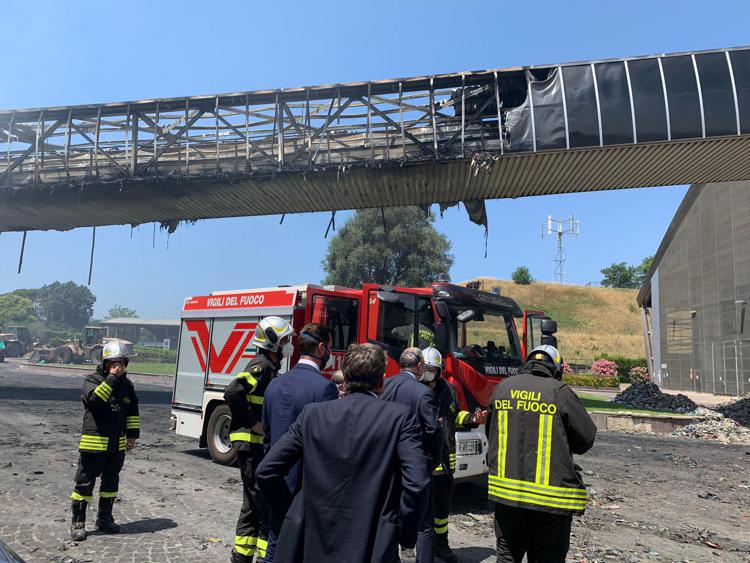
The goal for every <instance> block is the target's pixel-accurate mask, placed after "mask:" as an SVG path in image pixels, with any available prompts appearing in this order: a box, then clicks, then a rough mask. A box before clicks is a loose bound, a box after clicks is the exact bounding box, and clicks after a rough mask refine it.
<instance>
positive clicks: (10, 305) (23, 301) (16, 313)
mask: <svg viewBox="0 0 750 563" xmlns="http://www.w3.org/2000/svg"><path fill="white" fill-rule="evenodd" d="M35 319H36V316H35V315H34V303H32V301H31V299H27V298H26V297H21V296H20V295H16V294H15V293H6V294H4V295H0V325H2V326H3V327H5V328H6V329H7V328H8V327H9V326H11V325H27V324H29V323H30V322H31V321H33V320H35Z"/></svg>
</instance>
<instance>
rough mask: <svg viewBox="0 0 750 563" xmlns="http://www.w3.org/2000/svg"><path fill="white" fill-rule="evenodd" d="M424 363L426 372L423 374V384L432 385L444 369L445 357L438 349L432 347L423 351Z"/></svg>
mask: <svg viewBox="0 0 750 563" xmlns="http://www.w3.org/2000/svg"><path fill="white" fill-rule="evenodd" d="M422 361H423V362H424V368H425V369H424V371H423V372H422V378H421V379H420V381H421V382H422V383H431V382H433V381H435V379H437V377H438V376H439V375H440V372H441V371H442V369H443V355H442V354H441V353H440V352H439V351H438V349H437V348H433V347H432V346H430V347H429V348H425V349H424V350H422Z"/></svg>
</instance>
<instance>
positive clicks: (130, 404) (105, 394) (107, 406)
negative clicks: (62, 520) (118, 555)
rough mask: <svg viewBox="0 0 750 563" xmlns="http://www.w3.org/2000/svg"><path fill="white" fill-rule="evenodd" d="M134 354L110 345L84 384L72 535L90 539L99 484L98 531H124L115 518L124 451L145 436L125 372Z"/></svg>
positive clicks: (73, 537)
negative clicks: (90, 509)
mask: <svg viewBox="0 0 750 563" xmlns="http://www.w3.org/2000/svg"><path fill="white" fill-rule="evenodd" d="M129 359H130V354H129V351H128V348H127V347H126V345H125V344H123V343H122V342H119V341H114V342H108V343H107V344H106V345H105V346H104V349H103V350H102V362H101V364H100V365H99V366H98V367H97V368H96V372H94V373H92V374H90V375H88V376H86V379H85V380H84V382H83V393H82V396H81V400H82V401H83V408H84V413H83V429H82V431H81V441H80V444H79V447H78V450H79V452H80V457H79V461H78V470H77V471H76V476H75V481H76V485H75V488H74V490H73V493H72V494H71V495H70V497H71V499H72V500H73V504H72V512H73V521H72V525H71V529H70V536H71V538H72V539H73V540H75V541H82V540H85V539H86V508H87V506H88V504H89V503H91V501H92V495H93V494H94V486H95V484H96V479H97V478H101V481H100V485H99V510H98V512H97V515H96V528H97V530H99V531H100V532H103V533H108V534H116V533H118V532H119V531H120V527H119V526H118V525H117V524H115V521H114V518H113V517H112V505H113V504H114V502H115V497H116V496H117V491H118V488H119V483H120V470H121V469H122V466H123V463H124V462H125V451H126V450H127V451H130V450H132V449H133V448H134V447H135V444H136V440H137V439H138V438H139V437H140V428H141V423H140V418H139V416H138V396H137V395H136V394H135V388H134V387H133V383H132V381H130V379H128V376H127V372H126V371H125V370H126V368H127V366H128V360H129Z"/></svg>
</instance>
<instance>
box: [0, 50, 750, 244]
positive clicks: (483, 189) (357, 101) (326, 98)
mask: <svg viewBox="0 0 750 563" xmlns="http://www.w3.org/2000/svg"><path fill="white" fill-rule="evenodd" d="M3 145H5V146H3ZM748 178H750V49H748V48H737V49H725V50H716V51H703V52H695V53H679V54H671V55H654V56H646V57H635V58H627V59H617V60H605V61H594V62H581V63H570V64H561V65H545V66H535V67H515V68H506V69H498V70H483V71H470V72H463V73H455V74H443V75H435V76H423V77H416V78H403V79H394V80H380V81H372V82H359V83H349V84H336V85H327V86H312V87H307V88H290V89H284V90H261V91H253V92H242V93H234V94H220V95H211V96H194V97H187V98H170V99H159V100H140V101H134V102H123V103H107V104H93V105H80V106H70V107H54V108H41V109H18V110H4V111H0V232H2V231H27V230H40V229H41V230H44V229H57V230H66V229H71V228H74V227H80V226H97V225H110V224H133V225H137V224H141V223H147V222H155V221H156V222H162V223H163V224H174V223H175V222H177V221H180V220H198V219H206V218H212V217H230V216H243V215H267V214H284V213H300V212H311V211H324V210H329V211H335V210H339V209H351V208H368V207H387V206H398V205H428V204H432V203H436V202H440V203H444V204H445V203H450V202H456V201H465V202H472V203H473V204H475V205H479V207H481V203H482V201H483V200H485V199H495V198H515V197H522V196H531V195H543V194H554V193H566V192H580V191H591V190H605V189H616V188H632V187H642V186H657V185H675V184H685V183H704V182H709V181H710V182H723V181H730V180H742V179H748Z"/></svg>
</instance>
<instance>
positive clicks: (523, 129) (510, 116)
mask: <svg viewBox="0 0 750 563" xmlns="http://www.w3.org/2000/svg"><path fill="white" fill-rule="evenodd" d="M505 127H506V128H507V129H508V131H509V132H510V147H509V148H508V150H509V151H510V152H525V151H529V152H530V151H533V150H534V145H533V139H532V137H531V112H530V111H529V99H528V98H526V101H524V102H523V103H522V104H521V105H520V106H518V107H516V108H513V109H512V110H509V111H508V113H507V114H505Z"/></svg>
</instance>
